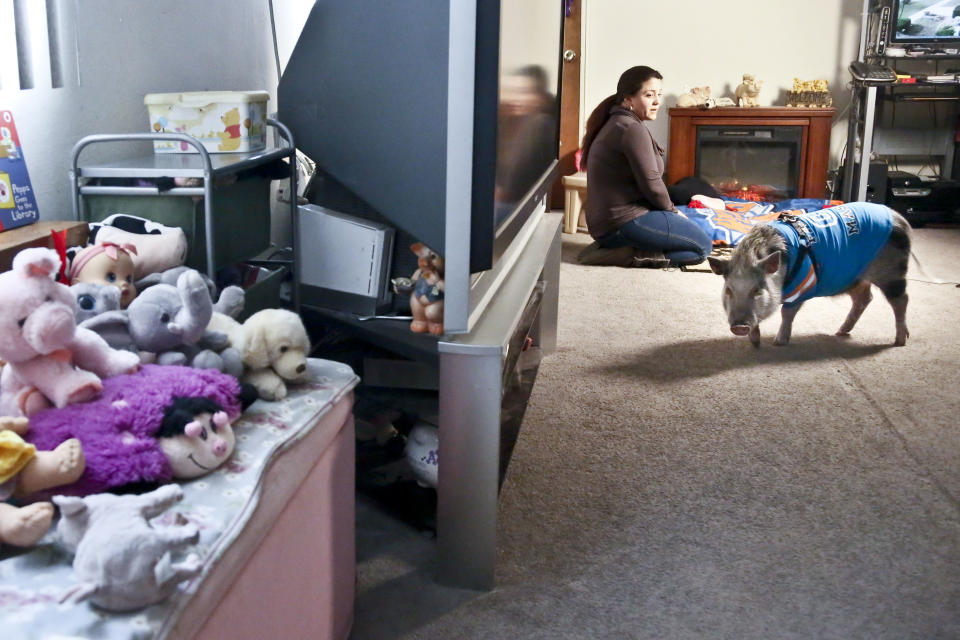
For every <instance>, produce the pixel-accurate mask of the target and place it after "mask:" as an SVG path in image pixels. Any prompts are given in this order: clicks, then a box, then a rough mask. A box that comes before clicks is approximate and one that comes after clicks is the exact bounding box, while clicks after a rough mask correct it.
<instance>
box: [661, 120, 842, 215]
mask: <svg viewBox="0 0 960 640" xmlns="http://www.w3.org/2000/svg"><path fill="white" fill-rule="evenodd" d="M834 113H835V110H834V109H832V108H818V107H817V108H815V107H718V108H715V109H700V108H677V107H675V108H673V109H670V146H669V152H668V153H669V155H668V157H667V178H668V181H669V183H670V184H673V183H675V182H677V181H678V180H680V179H681V178H686V177H689V176H694V175H697V171H696V151H697V149H696V146H697V127H700V126H730V127H777V126H794V127H797V126H799V127H801V129H802V138H801V146H800V158H799V182H798V185H797V191H798V194H797V195H798V197H800V198H823V197H825V196H826V191H827V187H826V184H827V164H828V162H829V159H830V126H831V123H832V121H833V116H834Z"/></svg>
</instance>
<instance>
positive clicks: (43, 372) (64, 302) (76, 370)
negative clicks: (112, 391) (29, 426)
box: [0, 248, 140, 416]
mask: <svg viewBox="0 0 960 640" xmlns="http://www.w3.org/2000/svg"><path fill="white" fill-rule="evenodd" d="M59 268H60V258H59V256H58V255H57V253H56V251H53V250H52V249H43V248H32V249H24V250H23V251H21V252H20V253H18V254H17V255H16V257H15V258H14V259H13V268H12V269H10V271H6V272H4V273H0V358H2V359H3V360H5V361H6V363H7V364H6V366H4V367H3V373H2V374H0V414H2V415H8V416H29V415H32V414H34V413H36V412H37V411H41V410H43V409H46V408H49V407H50V406H51V405H53V406H56V407H64V406H66V405H68V404H73V403H77V402H84V401H86V400H89V399H91V398H93V397H94V396H96V395H97V394H98V393H100V390H101V384H100V379H101V378H106V377H109V376H113V375H118V374H121V373H133V372H135V371H137V369H139V367H140V359H139V358H138V356H137V355H136V354H135V353H132V352H128V351H118V350H116V349H113V348H111V347H110V346H109V345H108V344H107V343H106V341H105V340H104V339H103V338H101V337H100V336H99V335H97V334H96V333H94V332H93V331H90V330H89V329H82V328H79V327H77V325H76V320H75V311H76V300H75V297H74V294H73V293H72V292H71V291H70V288H69V287H67V286H66V285H63V284H59V283H57V282H55V281H54V276H55V275H56V273H57V271H58V270H59Z"/></svg>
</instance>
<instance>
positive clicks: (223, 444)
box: [210, 438, 227, 458]
mask: <svg viewBox="0 0 960 640" xmlns="http://www.w3.org/2000/svg"><path fill="white" fill-rule="evenodd" d="M210 449H211V450H212V451H213V453H214V455H216V456H217V457H218V458H219V457H220V456H222V455H224V454H225V453H226V452H227V441H226V440H224V439H223V438H217V439H216V440H214V442H213V444H212V445H211V446H210Z"/></svg>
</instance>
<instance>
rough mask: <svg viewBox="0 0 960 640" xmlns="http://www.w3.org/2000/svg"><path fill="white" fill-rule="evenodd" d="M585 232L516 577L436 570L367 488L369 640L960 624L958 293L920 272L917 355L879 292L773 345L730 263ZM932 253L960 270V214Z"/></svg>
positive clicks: (519, 537) (518, 480)
mask: <svg viewBox="0 0 960 640" xmlns="http://www.w3.org/2000/svg"><path fill="white" fill-rule="evenodd" d="M588 243H589V238H588V237H587V236H585V235H582V234H579V235H577V236H568V235H565V236H564V264H563V265H562V269H561V282H560V285H561V296H560V324H559V348H558V350H557V352H555V353H554V354H552V355H550V356H548V357H547V358H545V360H544V362H543V364H542V365H541V368H540V373H539V377H538V379H537V383H536V387H535V389H534V392H533V396H532V398H531V402H530V406H529V409H528V411H527V415H526V418H525V421H524V425H523V429H522V430H521V432H520V437H519V440H518V442H517V445H516V449H515V451H514V456H513V460H512V462H511V466H510V469H509V472H508V474H507V478H506V482H505V484H504V487H503V491H502V494H501V502H500V525H499V540H498V549H499V554H498V564H497V581H498V586H497V588H496V589H494V590H493V591H492V592H489V593H478V592H471V591H461V590H456V589H448V588H443V587H439V586H437V585H435V584H434V583H433V582H432V579H431V578H432V571H433V565H432V563H433V548H432V545H433V541H432V540H430V539H427V538H424V537H423V536H421V535H420V534H418V533H417V532H415V531H413V530H411V529H409V528H407V527H405V526H403V525H400V524H398V523H397V522H396V521H393V520H391V519H390V518H389V517H387V516H385V515H384V514H383V513H382V512H380V511H379V510H377V509H376V508H375V507H372V506H371V505H370V504H368V503H366V502H365V501H363V500H361V502H360V504H359V506H358V509H359V516H358V573H359V581H358V598H357V619H356V624H355V627H354V635H353V637H354V638H356V639H357V640H367V639H375V638H423V639H433V638H436V639H444V640H445V639H456V638H511V637H515V638H543V639H545V640H546V639H551V640H555V639H558V638H564V639H565V638H571V639H581V638H582V639H592V638H611V639H614V638H618V639H619V638H657V639H666V638H731V639H748V638H756V639H771V638H798V639H799V638H804V639H805V638H836V639H838V640H839V639H854V638H864V639H871V640H872V639H881V638H890V639H902V638H960V395H958V389H960V366H958V361H960V339H958V336H957V331H958V326H960V323H958V318H960V289H958V288H956V287H955V286H954V285H953V284H929V283H925V282H918V281H911V282H910V283H909V285H908V293H909V295H910V307H909V310H908V315H907V321H908V326H909V328H910V333H911V335H910V339H909V340H908V343H907V346H906V347H903V348H894V347H892V346H890V345H891V344H892V342H893V338H894V322H893V313H892V311H891V309H890V307H889V305H888V304H887V303H886V301H885V300H884V299H883V297H882V295H881V294H880V293H879V292H875V298H874V302H873V304H872V305H871V306H870V307H869V308H868V309H867V310H866V312H865V313H864V315H863V317H862V318H861V320H860V323H859V324H858V326H857V327H856V329H855V330H854V332H853V335H852V337H851V338H849V339H840V338H836V337H834V336H833V335H832V334H833V332H834V331H835V330H836V329H837V328H838V327H839V326H840V324H841V322H842V320H843V318H844V317H845V315H846V313H847V310H848V299H847V298H846V297H838V298H829V299H816V300H813V301H811V302H809V303H807V304H806V305H805V306H804V308H803V309H802V310H801V311H800V313H799V314H798V316H797V319H796V321H795V323H794V330H793V340H792V342H791V344H790V345H789V346H787V347H774V346H773V345H772V339H773V335H774V334H775V332H776V328H777V324H778V321H779V318H771V319H769V320H767V321H766V322H765V323H764V324H763V325H762V327H761V330H762V334H763V344H762V347H761V348H760V349H754V348H752V347H751V346H750V344H749V342H748V341H747V340H746V338H737V337H736V336H733V335H732V334H731V333H730V332H729V330H728V328H727V326H726V323H725V320H724V315H723V312H722V309H721V307H720V302H719V292H720V282H721V280H720V279H719V278H718V277H717V276H714V275H713V274H708V273H685V272H681V271H679V270H646V269H624V268H619V267H586V266H581V265H578V264H576V262H575V256H576V253H577V252H578V251H579V249H580V248H582V247H583V246H585V245H586V244H588ZM915 252H916V253H917V254H918V256H919V257H920V259H921V261H922V263H923V267H924V269H925V271H926V272H927V273H928V274H929V275H930V276H934V277H938V278H942V279H944V280H950V281H953V282H954V283H956V282H958V281H960V229H956V228H953V229H932V228H924V229H919V230H916V232H915ZM923 277H924V276H922V275H920V274H919V273H918V272H917V271H916V269H915V267H914V268H912V270H911V278H923Z"/></svg>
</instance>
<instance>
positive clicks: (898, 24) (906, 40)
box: [889, 0, 960, 46]
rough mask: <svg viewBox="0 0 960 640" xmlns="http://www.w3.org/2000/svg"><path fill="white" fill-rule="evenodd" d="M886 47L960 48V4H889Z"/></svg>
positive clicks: (945, 0)
mask: <svg viewBox="0 0 960 640" xmlns="http://www.w3.org/2000/svg"><path fill="white" fill-rule="evenodd" d="M892 9H893V11H892V19H891V20H890V37H889V44H893V45H896V44H940V45H944V44H946V45H950V44H953V45H957V46H960V0H940V1H930V0H892Z"/></svg>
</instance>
